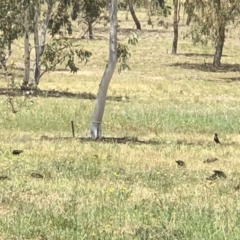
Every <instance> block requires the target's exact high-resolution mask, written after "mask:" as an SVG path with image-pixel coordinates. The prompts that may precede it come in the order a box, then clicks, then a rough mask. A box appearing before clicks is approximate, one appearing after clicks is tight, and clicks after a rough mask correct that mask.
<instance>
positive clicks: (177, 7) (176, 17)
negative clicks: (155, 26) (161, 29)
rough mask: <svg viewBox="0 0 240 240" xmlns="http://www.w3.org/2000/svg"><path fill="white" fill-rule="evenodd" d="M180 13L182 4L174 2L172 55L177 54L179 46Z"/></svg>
mask: <svg viewBox="0 0 240 240" xmlns="http://www.w3.org/2000/svg"><path fill="white" fill-rule="evenodd" d="M179 12H180V4H179V0H173V34H174V37H173V45H172V54H177V44H178V23H179V20H180V18H179Z"/></svg>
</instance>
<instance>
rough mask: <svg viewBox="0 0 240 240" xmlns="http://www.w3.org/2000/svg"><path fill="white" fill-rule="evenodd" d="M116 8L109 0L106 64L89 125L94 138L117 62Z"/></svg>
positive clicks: (114, 0) (98, 127)
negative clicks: (107, 54) (107, 55)
mask: <svg viewBox="0 0 240 240" xmlns="http://www.w3.org/2000/svg"><path fill="white" fill-rule="evenodd" d="M117 8H118V4H117V0H111V3H110V5H109V19H110V34H109V35H110V38H109V57H108V64H107V66H106V68H105V71H104V74H103V76H102V79H101V82H100V85H99V90H98V95H97V99H96V102H95V108H94V111H93V115H92V120H91V127H90V134H91V137H92V138H94V139H96V138H101V124H102V118H103V113H104V109H105V104H106V97H107V91H108V86H109V83H110V81H111V79H112V76H113V73H114V69H115V67H116V63H117V25H118V23H117Z"/></svg>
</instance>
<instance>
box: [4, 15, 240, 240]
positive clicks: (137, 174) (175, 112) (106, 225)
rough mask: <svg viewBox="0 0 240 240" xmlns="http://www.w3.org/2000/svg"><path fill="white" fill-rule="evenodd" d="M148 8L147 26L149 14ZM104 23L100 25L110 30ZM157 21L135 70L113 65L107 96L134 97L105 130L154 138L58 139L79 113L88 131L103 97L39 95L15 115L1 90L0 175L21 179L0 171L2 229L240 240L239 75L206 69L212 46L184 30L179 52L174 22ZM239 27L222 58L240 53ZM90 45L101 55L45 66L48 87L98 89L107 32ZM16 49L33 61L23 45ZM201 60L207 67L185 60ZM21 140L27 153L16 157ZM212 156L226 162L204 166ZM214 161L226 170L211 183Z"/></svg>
mask: <svg viewBox="0 0 240 240" xmlns="http://www.w3.org/2000/svg"><path fill="white" fill-rule="evenodd" d="M139 16H140V19H141V21H142V22H143V26H144V25H145V24H146V19H147V16H146V15H144V14H142V13H141V14H139ZM124 17H125V16H124V15H121V17H120V18H121V19H122V20H124ZM120 25H121V28H124V27H128V28H129V26H132V22H127V23H126V22H124V21H122V22H121V23H120ZM98 27H99V29H98V30H97V31H96V35H97V36H105V37H106V38H107V37H108V35H107V32H104V33H102V32H101V29H100V27H102V26H98ZM145 27H146V28H147V29H148V30H151V27H150V26H147V25H146V26H145ZM121 28H120V30H121ZM153 30H158V31H156V32H144V31H143V33H140V38H139V44H138V45H137V46H134V47H130V51H131V52H132V58H131V59H130V66H131V68H132V70H131V71H129V72H122V73H121V74H120V75H119V74H118V73H117V71H116V73H115V74H114V76H113V79H112V82H111V84H110V87H109V92H108V94H109V96H113V97H114V96H115V97H123V101H120V102H117V101H110V100H109V101H107V104H106V110H105V114H104V119H103V126H102V127H103V135H104V136H111V137H123V136H130V137H137V138H138V139H140V140H146V141H149V144H137V143H134V142H129V143H126V144H116V143H99V142H80V141H79V140H77V139H68V140H61V139H59V138H58V137H71V135H72V133H71V125H70V123H71V121H72V120H73V121H74V123H75V131H76V137H88V136H89V126H90V119H91V114H92V111H93V107H94V101H93V100H88V99H86V100H82V99H69V98H43V97H36V98H32V101H33V102H32V104H29V105H28V107H27V108H23V109H21V111H20V112H18V113H17V114H13V113H11V111H9V108H8V107H9V106H8V105H7V104H6V101H5V100H6V97H4V96H2V97H1V98H0V101H1V111H0V130H1V133H0V176H2V175H7V176H9V177H10V180H3V181H0V236H1V239H64V240H65V239H180V240H182V239H189V240H193V239H196V240H199V239H214V240H215V239H216V240H219V239H231V240H232V239H236V240H237V239H239V235H240V231H239V222H240V217H239V216H240V214H239V211H240V205H239V193H238V191H235V190H234V187H235V186H237V185H238V184H239V178H240V171H239V170H240V169H239V159H240V154H239V150H238V149H239V146H240V137H239V125H240V120H239V115H240V110H239V101H240V98H239V94H240V92H239V91H240V90H239V89H240V88H239V87H240V86H239V82H237V81H231V80H230V78H237V77H238V75H239V74H238V72H236V71H235V70H231V69H230V68H229V69H228V70H227V71H216V72H213V71H212V70H211V71H210V70H207V69H206V68H204V61H206V63H209V64H210V63H211V62H212V57H211V56H204V55H200V54H212V53H213V49H212V48H211V46H206V47H201V46H192V45H191V43H190V42H189V40H188V39H187V40H186V39H183V38H182V37H180V42H179V55H177V56H172V55H171V54H170V52H171V43H172V30H171V29H167V30H166V29H163V28H160V27H158V28H157V27H155V28H154V29H153ZM76 34H77V33H76ZM236 35H237V34H235V35H234V34H233V33H231V37H230V36H229V37H228V38H227V40H226V43H225V44H226V48H225V50H224V54H225V55H226V56H224V57H223V63H226V64H236V63H238V61H239V60H238V59H237V57H236V52H237V51H239V44H238V39H237V37H236ZM119 38H121V39H122V38H124V35H122V34H121V33H120V34H119ZM126 40H127V38H126ZM124 41H125V40H124ZM18 44H19V45H21V44H20V42H19V43H18ZM18 44H16V45H15V47H16V49H17V48H18V47H19V46H18ZM82 44H83V46H84V47H86V48H87V49H88V50H91V51H93V57H92V58H91V60H90V62H89V63H88V64H87V65H79V67H80V71H79V72H78V73H77V74H76V75H71V74H70V73H68V72H67V71H56V72H53V73H50V74H45V75H44V77H43V79H42V81H41V83H40V85H39V88H40V89H43V90H49V89H55V90H58V91H69V92H75V93H77V92H90V93H93V94H96V93H97V90H98V85H99V81H100V79H101V76H102V74H103V71H104V67H105V64H106V60H107V54H108V51H107V50H108V46H107V44H108V42H107V40H94V41H88V40H82ZM186 53H188V54H189V53H192V54H193V55H191V56H186V55H184V54H186ZM196 53H197V54H198V55H194V54H196ZM13 58H15V60H16V61H17V64H19V65H21V64H22V62H21V61H20V59H21V56H20V53H19V55H14V57H13ZM174 64H179V65H178V66H176V65H174ZM181 64H182V65H181ZM191 64H199V66H200V68H199V69H197V68H191V69H190V68H184V66H188V65H191ZM3 86H6V80H4V79H3V80H2V81H1V87H3ZM126 97H128V98H129V99H128V98H126ZM215 132H217V133H218V134H219V137H220V141H221V142H222V144H221V145H216V144H215V143H214V142H213V134H214V133H215ZM42 135H47V136H49V137H56V140H51V141H50V140H41V136H42ZM151 141H152V142H151ZM154 143H155V144H154ZM12 149H23V150H24V152H23V153H22V154H21V155H19V156H13V155H12V153H11V151H12ZM209 157H217V158H218V159H219V160H218V161H216V162H214V163H211V164H204V163H203V161H204V160H206V159H207V158H209ZM175 160H183V161H184V162H185V163H186V167H179V166H177V164H176V162H175ZM214 169H219V170H222V171H224V172H225V174H226V175H227V178H226V179H217V180H216V181H207V180H206V178H207V177H209V176H210V175H212V173H213V172H212V171H213V170H214ZM33 172H37V173H40V174H42V175H43V176H44V178H43V179H36V178H32V177H31V173H33Z"/></svg>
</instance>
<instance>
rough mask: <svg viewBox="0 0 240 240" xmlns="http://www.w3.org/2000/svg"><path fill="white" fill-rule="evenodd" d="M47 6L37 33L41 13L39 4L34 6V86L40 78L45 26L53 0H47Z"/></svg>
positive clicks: (46, 25) (45, 32)
mask: <svg viewBox="0 0 240 240" xmlns="http://www.w3.org/2000/svg"><path fill="white" fill-rule="evenodd" d="M47 4H48V8H47V11H46V14H45V15H44V16H45V18H44V20H43V22H42V29H41V34H40V36H39V34H38V32H39V31H38V27H39V15H40V14H41V5H40V3H39V4H36V6H35V15H34V45H35V61H34V65H33V80H32V83H33V86H34V87H36V86H37V85H38V84H39V80H40V78H41V57H42V55H43V52H44V48H45V42H46V34H47V27H48V23H49V19H50V16H51V13H52V8H53V0H49V1H48V2H47Z"/></svg>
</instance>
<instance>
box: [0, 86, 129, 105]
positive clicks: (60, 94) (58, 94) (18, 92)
mask: <svg viewBox="0 0 240 240" xmlns="http://www.w3.org/2000/svg"><path fill="white" fill-rule="evenodd" d="M0 95H10V96H13V97H17V96H23V95H25V96H31V97H46V98H47V97H51V98H76V99H89V100H95V99H96V95H95V94H92V93H87V92H83V93H72V92H67V91H56V90H31V89H24V90H23V89H14V90H13V89H8V88H0ZM107 100H109V101H117V102H121V101H129V97H125V96H124V97H123V96H107Z"/></svg>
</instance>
